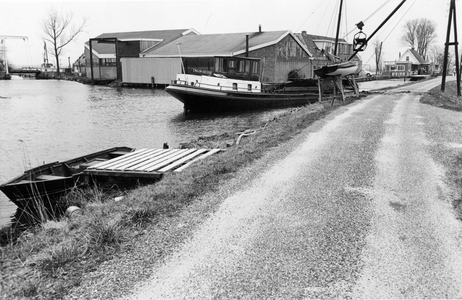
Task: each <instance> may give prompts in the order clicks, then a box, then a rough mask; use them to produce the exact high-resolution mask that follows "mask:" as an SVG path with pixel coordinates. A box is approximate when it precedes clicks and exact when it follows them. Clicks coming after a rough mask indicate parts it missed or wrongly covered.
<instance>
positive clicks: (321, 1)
mask: <svg viewBox="0 0 462 300" xmlns="http://www.w3.org/2000/svg"><path fill="white" fill-rule="evenodd" d="M321 4H323V2H322V1H321V2H320V3H319V5H318V7H316V8H315V9H314V10H313V12H312V13H311V15H309V16H308V17H307V18H306V19H305V21H303V23H302V25H300V27H298V28H297V32H298V31H299V30H300V28H302V26H303V25H305V23H306V22H307V21H308V19H309V18H310V17H311V16H312V15H313V14H314V13H315V12H316V11H317V10H318V8H319V7H320V6H321Z"/></svg>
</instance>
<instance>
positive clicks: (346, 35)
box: [343, 0, 348, 40]
mask: <svg viewBox="0 0 462 300" xmlns="http://www.w3.org/2000/svg"><path fill="white" fill-rule="evenodd" d="M346 3H347V1H346V0H345V2H344V4H343V9H344V12H345V13H344V15H345V31H347V30H348V20H347V17H348V16H347V11H348V10H347V7H346ZM345 37H346V38H347V40H348V33H347V34H345V36H344V37H343V39H345Z"/></svg>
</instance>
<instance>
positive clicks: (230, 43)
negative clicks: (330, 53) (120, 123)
mask: <svg viewBox="0 0 462 300" xmlns="http://www.w3.org/2000/svg"><path fill="white" fill-rule="evenodd" d="M246 35H249V50H250V51H252V50H255V49H259V48H262V47H266V46H269V45H273V44H276V43H277V42H279V41H280V40H281V39H282V38H284V37H286V36H287V35H292V37H293V38H294V39H295V40H296V41H297V42H298V43H299V44H300V46H301V47H302V48H304V49H305V51H307V53H308V54H309V55H311V54H310V53H309V51H308V50H307V49H306V47H305V45H303V44H302V43H300V41H299V40H298V38H297V37H295V35H293V34H292V33H291V32H290V31H264V32H246V33H245V32H244V33H222V34H203V35H195V36H193V35H191V36H183V37H181V38H179V39H177V40H175V41H173V42H171V43H169V44H166V45H165V46H162V47H158V48H157V49H155V50H153V51H149V52H146V53H144V54H143V56H145V57H166V56H168V57H174V56H180V54H179V50H178V43H179V47H180V51H181V56H235V55H239V54H242V53H245V50H246V49H245V48H246Z"/></svg>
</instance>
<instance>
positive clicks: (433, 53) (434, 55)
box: [428, 45, 454, 71]
mask: <svg viewBox="0 0 462 300" xmlns="http://www.w3.org/2000/svg"><path fill="white" fill-rule="evenodd" d="M428 55H429V59H430V61H432V62H434V63H435V64H437V65H439V66H440V69H441V70H443V64H444V48H443V47H442V46H436V45H435V46H433V47H431V48H430V50H429V52H428ZM453 56H454V54H453V53H452V52H451V50H449V53H448V64H447V66H446V69H447V70H448V71H449V70H451V69H452V66H453V64H454V63H453Z"/></svg>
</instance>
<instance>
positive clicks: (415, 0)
mask: <svg viewBox="0 0 462 300" xmlns="http://www.w3.org/2000/svg"><path fill="white" fill-rule="evenodd" d="M416 2H417V0H414V2H412V4H411V6H409V8H408V9H407V10H406V12H405V13H404V14H403V15H402V16H401V18H400V19H399V20H398V22H396V24H395V26H393V28H392V30H391V31H390V32H389V33H388V35H387V36H386V37H385V39H384V40H383V41H382V42H384V41H386V39H387V38H388V37H389V36H390V34H391V33H392V32H394V30H395V28H396V26H398V24H399V23H400V22H401V20H402V19H403V18H404V16H405V15H406V14H407V13H408V11H409V10H410V9H411V8H412V7H413V6H414V4H415V3H416ZM374 55H375V53H373V54H372V55H371V57H369V59H368V60H367V61H366V63H365V64H363V66H365V65H367V64H368V63H369V61H370V60H371V59H372V57H373V56H374ZM361 69H362V68H361Z"/></svg>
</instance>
